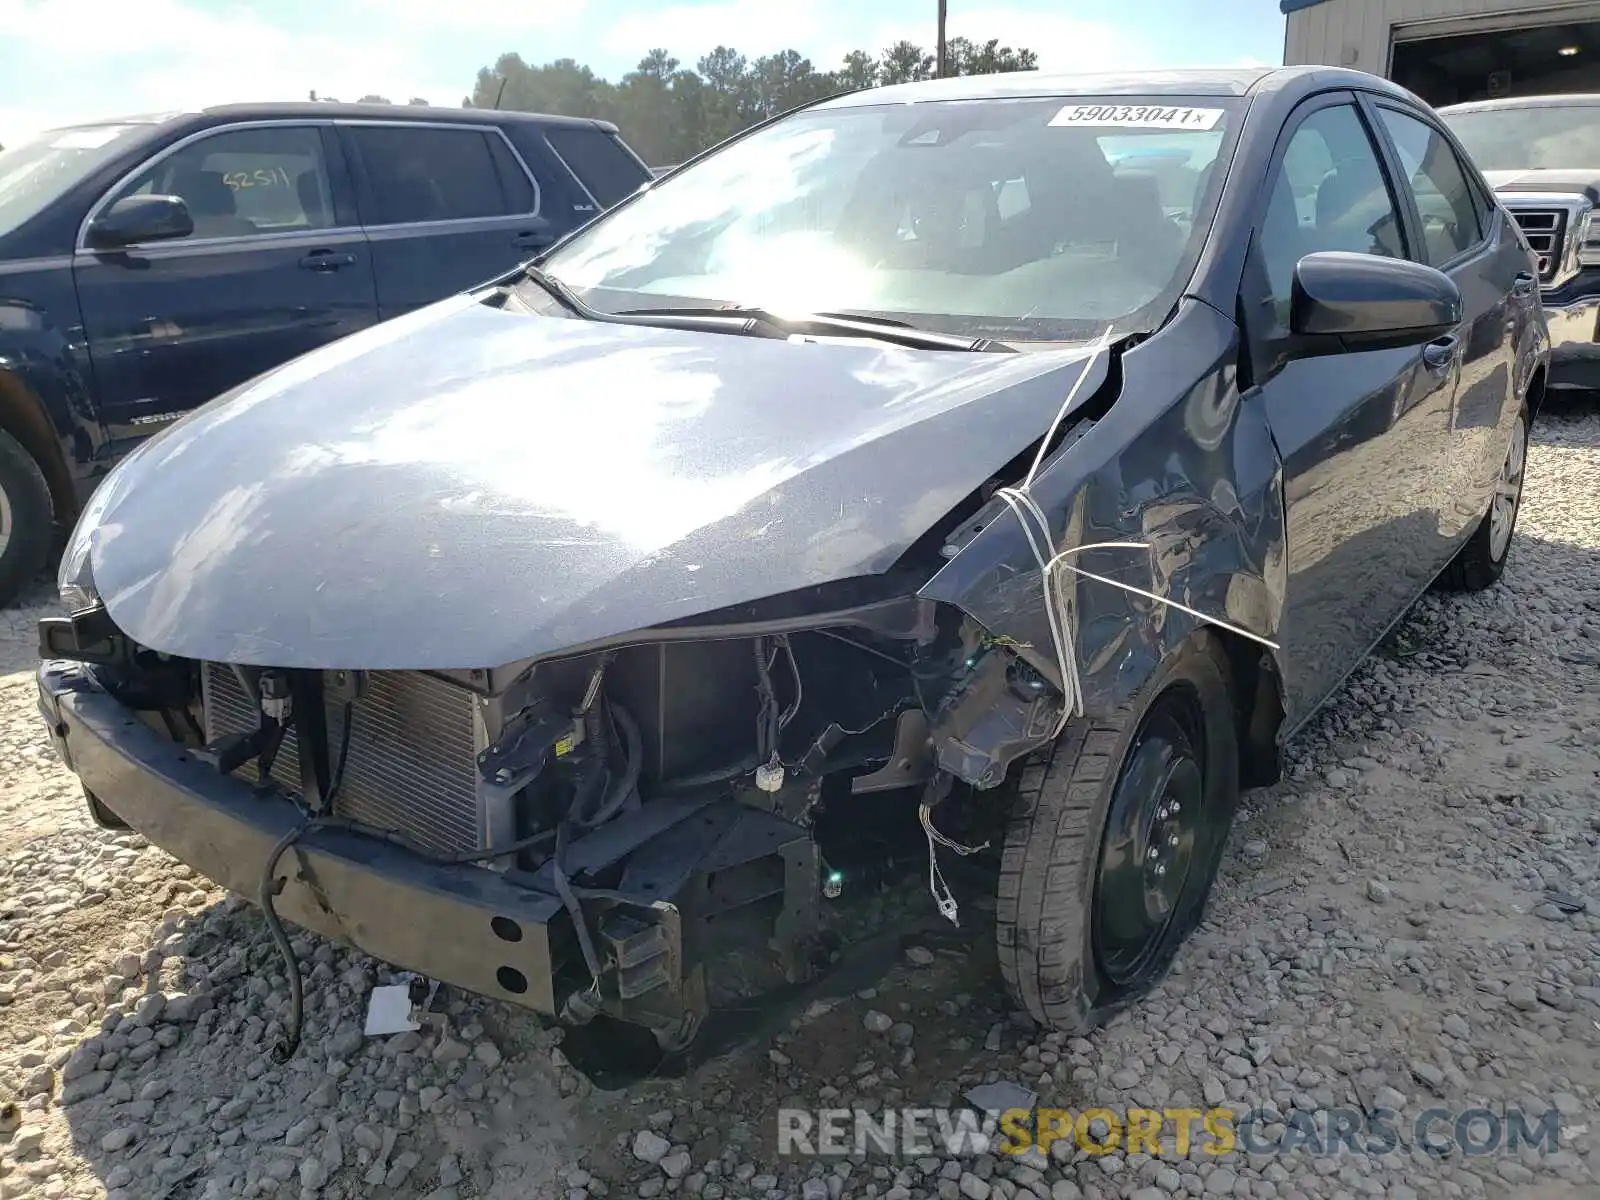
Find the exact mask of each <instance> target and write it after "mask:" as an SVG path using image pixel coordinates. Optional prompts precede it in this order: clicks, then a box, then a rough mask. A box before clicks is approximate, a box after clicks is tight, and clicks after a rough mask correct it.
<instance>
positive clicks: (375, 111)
mask: <svg viewBox="0 0 1600 1200" xmlns="http://www.w3.org/2000/svg"><path fill="white" fill-rule="evenodd" d="M195 118H205V119H207V120H208V121H209V120H220V121H292V120H323V121H328V120H345V121H419V122H424V123H431V122H435V121H437V122H441V123H448V122H455V123H457V124H459V123H460V122H462V121H471V122H482V123H489V122H493V123H495V124H513V123H522V124H530V125H546V126H558V127H559V126H564V127H566V128H571V129H577V128H583V129H596V128H598V129H604V130H607V131H609V132H613V133H614V132H616V128H617V127H616V126H615V125H613V124H611V123H610V122H609V121H597V120H591V119H590V118H588V117H558V116H555V115H553V114H550V113H528V112H512V111H509V110H506V109H496V108H445V107H442V106H439V105H426V104H336V103H334V102H332V101H328V100H292V101H267V102H258V103H251V104H217V105H212V106H210V107H209V108H201V109H191V110H189V111H187V112H165V113H146V114H142V115H137V116H124V117H107V118H106V119H105V120H103V121H95V122H92V124H95V125H164V124H167V123H168V122H170V121H185V120H194V119H195ZM88 124H91V122H87V121H80V122H76V123H75V125H80V126H81V125H88Z"/></svg>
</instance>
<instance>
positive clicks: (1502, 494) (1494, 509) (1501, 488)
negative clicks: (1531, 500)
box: [1489, 416, 1528, 562]
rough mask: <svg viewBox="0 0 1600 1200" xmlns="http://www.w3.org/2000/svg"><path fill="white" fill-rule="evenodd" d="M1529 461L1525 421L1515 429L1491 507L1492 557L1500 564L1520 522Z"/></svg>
mask: <svg viewBox="0 0 1600 1200" xmlns="http://www.w3.org/2000/svg"><path fill="white" fill-rule="evenodd" d="M1527 458H1528V434H1527V430H1526V429H1524V428H1523V424H1522V418H1521V417H1520V416H1519V417H1518V418H1517V423H1516V424H1515V425H1514V426H1513V427H1512V429H1511V445H1510V446H1508V447H1507V448H1506V458H1505V462H1503V463H1501V464H1500V477H1499V478H1498V479H1496V480H1495V483H1494V500H1493V501H1492V502H1491V504H1490V506H1489V556H1490V557H1491V558H1493V559H1494V560H1495V561H1496V562H1499V561H1500V560H1501V559H1502V558H1504V557H1505V553H1506V551H1507V550H1508V549H1510V547H1511V530H1512V528H1513V527H1514V526H1515V524H1516V521H1517V505H1518V504H1519V503H1520V502H1521V499H1522V472H1523V468H1524V467H1525V466H1526V464H1527Z"/></svg>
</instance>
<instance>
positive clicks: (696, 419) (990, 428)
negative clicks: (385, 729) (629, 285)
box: [74, 297, 1104, 669]
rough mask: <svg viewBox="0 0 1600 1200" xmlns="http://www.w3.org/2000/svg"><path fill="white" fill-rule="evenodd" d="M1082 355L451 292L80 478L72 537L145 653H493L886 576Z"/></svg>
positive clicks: (467, 663)
mask: <svg viewBox="0 0 1600 1200" xmlns="http://www.w3.org/2000/svg"><path fill="white" fill-rule="evenodd" d="M1088 358H1089V355H1088V352H1087V351H1074V350H1051V351H1043V352H1039V353H1021V354H963V353H952V352H936V351H920V350H907V349H900V348H895V347H889V346H884V345H881V344H878V343H873V342H862V341H854V342H844V343H829V344H814V343H813V344H807V343H797V342H785V341H778V340H770V339H760V338H751V337H740V336H731V335H724V334H707V333H698V332H681V331H676V330H665V329H654V328H641V327H636V326H622V325H614V324H606V323H600V322H588V321H578V320H566V319H561V318H548V317H530V316H526V315H521V314H516V313H509V312H503V311H499V310H496V309H493V308H490V307H486V306H484V305H482V304H479V303H476V302H474V301H473V300H471V299H470V298H466V297H461V298H457V299H453V300H450V301H446V302H444V303H442V304H437V305H433V306H431V307H429V308H427V309H424V310H421V311H419V312H417V313H413V314H411V315H409V316H406V317H402V318H399V319H397V320H394V321H391V322H388V323H385V324H383V325H380V326H378V327H376V328H374V329H372V330H370V331H368V332H366V333H362V334H358V335H356V336H355V337H352V338H348V339H346V340H345V341H342V342H339V343H336V344H334V345H331V346H329V347H326V348H324V349H322V350H319V351H315V352H313V353H312V354H310V355H308V356H306V357H304V358H301V359H298V360H296V361H294V362H292V363H290V364H288V365H287V366H285V367H282V368H280V369H278V370H277V371H274V372H272V373H271V374H269V375H267V376H266V377H264V378H262V379H260V380H258V381H256V382H254V383H253V384H251V385H247V386H246V387H244V388H241V389H239V390H238V391H237V392H235V393H234V394H231V395H229V396H225V397H222V398H220V399H218V400H216V401H214V402H213V403H211V404H209V405H207V406H206V407H204V408H202V409H200V410H198V411H196V412H194V413H192V414H190V415H189V416H188V417H187V418H185V419H184V420H182V421H180V422H178V423H177V424H176V425H174V426H173V427H171V428H170V429H168V430H166V431H165V432H163V433H162V434H160V435H158V436H157V437H155V438H153V439H151V440H150V441H149V442H147V443H146V444H144V445H143V446H141V447H140V448H139V449H138V450H137V451H135V452H134V453H133V454H132V455H130V456H129V457H128V458H127V459H126V460H125V461H124V462H123V463H122V464H121V465H120V466H119V467H118V468H117V469H116V470H115V471H114V472H113V473H112V474H111V476H110V477H109V478H108V479H107V480H106V481H105V482H104V483H103V484H102V485H101V487H100V489H99V490H98V491H97V492H96V493H95V496H94V498H93V499H92V501H91V502H90V505H89V507H88V510H87V511H86V512H85V514H84V517H83V519H82V520H81V521H80V523H79V527H78V530H77V531H76V533H75V534H74V542H75V545H76V546H78V547H80V548H81V546H82V542H83V540H84V539H87V541H88V552H89V560H90V564H91V569H92V573H93V579H94V584H95V586H96V588H97V590H98V591H99V593H100V595H101V597H102V598H103V600H104V601H105V604H106V607H107V609H108V610H109V612H110V614H111V616H112V618H113V619H114V620H115V621H116V623H117V624H118V626H120V627H121V628H122V629H123V630H124V631H125V632H126V633H127V634H128V635H129V636H131V637H132V638H133V639H135V640H136V641H138V642H140V643H142V644H143V645H146V646H149V647H151V648H153V649H156V650H161V651H165V652H167V653H170V654H178V655H184V656H188V657H193V658H203V659H219V660H228V661H235V662H244V663H254V664H261V665H268V664H270V665H277V666H285V667H308V668H316V667H321V668H332V667H352V668H354V667H365V668H371V669H381V668H396V669H403V668H414V669H426V668H468V667H491V666H498V665H501V664H503V663H508V662H513V661H516V660H518V659H522V658H527V657H532V656H535V655H541V654H546V653H550V652H553V651H558V650H561V649H563V648H566V647H569V646H574V645H580V644H582V643H585V642H588V641H592V640H594V639H596V638H601V637H607V636H610V635H613V634H618V633H626V632H629V631H632V630H634V629H639V628H643V627H646V626H650V625H655V624H659V623H661V622H664V621H669V620H672V619H675V618H681V617H686V616H692V615H695V614H697V613H701V612H707V611H710V610H713V609H718V608H722V607H725V606H727V605H731V604H737V603H741V602H745V601H749V600H754V599H759V598H761V597H763V596H768V595H775V594H778V593H782V592H787V591H791V590H794V589H797V588H801V587H805V586H807V585H813V584H820V583H825V582H829V581H833V580H838V579H843V578H848V577H853V576H859V575H865V574H872V573H880V572H882V571H884V570H886V569H887V568H889V567H890V566H891V565H892V564H893V562H894V561H895V559H896V558H897V557H898V556H899V555H900V554H901V553H902V552H903V551H904V550H905V549H906V548H907V547H908V546H909V545H910V544H911V543H912V542H913V541H915V540H916V538H917V537H918V536H919V535H920V534H922V533H923V532H925V531H926V530H927V529H928V528H929V527H930V526H931V525H933V524H934V523H935V522H937V521H938V520H939V519H940V518H941V517H942V516H943V515H944V514H945V513H947V512H948V511H949V510H950V509H951V508H952V507H954V506H955V505H956V504H957V503H958V502H959V501H960V500H961V499H962V498H963V497H964V496H966V495H967V494H968V493H970V492H971V491H972V490H973V489H974V488H976V487H977V486H978V485H979V484H981V483H982V482H983V481H984V479H986V478H987V477H988V476H989V475H990V474H991V473H992V472H993V471H994V470H995V469H997V468H998V467H1000V466H1001V465H1003V464H1004V463H1005V462H1006V461H1007V460H1009V459H1010V458H1012V457H1013V456H1015V455H1016V454H1018V453H1019V452H1020V451H1021V450H1023V449H1024V448H1025V447H1026V446H1027V445H1028V444H1029V443H1030V442H1032V441H1033V440H1034V439H1036V438H1038V437H1039V436H1040V435H1041V434H1042V433H1043V432H1044V431H1045V429H1046V428H1047V426H1048V425H1049V423H1050V421H1051V419H1052V418H1053V417H1054V416H1055V414H1056V411H1057V409H1058V408H1059V406H1060V405H1061V403H1062V401H1063V399H1064V398H1065V397H1066V395H1067V392H1068V390H1069V388H1070V387H1071V385H1072V383H1073V381H1074V379H1076V377H1077V375H1078V374H1079V373H1080V372H1082V371H1083V370H1084V369H1085V363H1086V362H1087V361H1088ZM1092 369H1093V370H1094V371H1095V372H1096V373H1097V374H1099V373H1103V371H1104V365H1103V361H1102V362H1100V363H1096V364H1095V365H1094V366H1093V368H1092ZM1097 382H1098V380H1090V381H1088V383H1089V384H1090V385H1091V386H1090V387H1087V388H1085V389H1084V391H1083V393H1080V394H1083V395H1087V394H1088V393H1089V392H1091V391H1092V390H1093V387H1092V385H1093V384H1095V383H1097Z"/></svg>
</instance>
